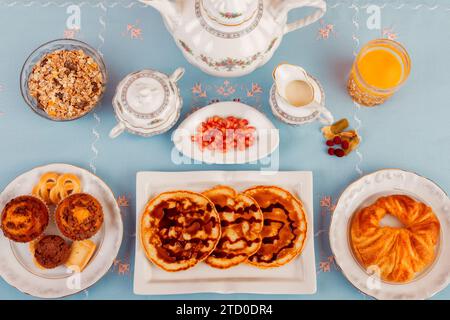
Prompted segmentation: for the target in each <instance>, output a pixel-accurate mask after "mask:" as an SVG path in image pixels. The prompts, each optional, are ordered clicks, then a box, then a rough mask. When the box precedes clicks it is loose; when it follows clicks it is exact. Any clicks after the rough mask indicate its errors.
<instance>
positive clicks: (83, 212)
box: [55, 193, 103, 241]
mask: <svg viewBox="0 0 450 320" xmlns="http://www.w3.org/2000/svg"><path fill="white" fill-rule="evenodd" d="M55 221H56V224H57V226H58V229H59V230H60V231H61V233H62V234H63V235H64V236H66V237H67V238H69V239H72V240H75V241H78V240H85V239H89V238H91V237H92V236H94V235H95V234H96V233H97V232H98V231H99V230H100V228H101V227H102V225H103V209H102V206H101V204H100V202H98V200H97V199H95V198H94V197H93V196H91V195H89V194H87V193H76V194H72V195H70V196H68V197H67V198H65V199H64V200H62V201H61V202H60V203H59V204H58V207H57V208H56V211H55Z"/></svg>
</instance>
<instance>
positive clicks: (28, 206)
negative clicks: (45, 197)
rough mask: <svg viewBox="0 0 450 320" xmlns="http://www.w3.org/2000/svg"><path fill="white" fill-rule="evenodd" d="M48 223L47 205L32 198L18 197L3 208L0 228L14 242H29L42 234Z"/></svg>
mask: <svg viewBox="0 0 450 320" xmlns="http://www.w3.org/2000/svg"><path fill="white" fill-rule="evenodd" d="M48 221H49V210H48V207H47V205H46V204H45V203H44V202H43V201H42V200H41V199H39V198H36V197H33V196H19V197H17V198H14V199H12V200H11V201H9V202H8V203H7V204H6V206H5V207H4V208H3V211H2V217H1V228H2V230H3V234H4V235H5V237H7V238H8V239H11V240H12V241H14V242H30V241H33V240H35V239H37V238H38V237H39V236H40V235H42V233H43V232H44V230H45V228H46V227H47V225H48Z"/></svg>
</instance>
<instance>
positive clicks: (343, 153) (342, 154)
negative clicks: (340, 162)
mask: <svg viewBox="0 0 450 320" xmlns="http://www.w3.org/2000/svg"><path fill="white" fill-rule="evenodd" d="M334 154H335V155H336V156H337V157H339V158H342V157H343V156H344V155H345V152H344V150H342V149H336V150H335V151H334Z"/></svg>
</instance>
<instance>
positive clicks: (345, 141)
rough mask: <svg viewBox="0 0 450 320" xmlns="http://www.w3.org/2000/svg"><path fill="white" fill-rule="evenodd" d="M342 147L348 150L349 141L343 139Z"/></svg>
mask: <svg viewBox="0 0 450 320" xmlns="http://www.w3.org/2000/svg"><path fill="white" fill-rule="evenodd" d="M341 146H342V149H344V150H347V149H348V147H349V146H350V144H349V143H348V141H347V140H343V141H342V143H341Z"/></svg>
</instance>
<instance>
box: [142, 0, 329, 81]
mask: <svg viewBox="0 0 450 320" xmlns="http://www.w3.org/2000/svg"><path fill="white" fill-rule="evenodd" d="M140 1H141V2H143V3H146V4H148V5H150V6H152V7H154V8H156V9H157V10H158V11H159V12H160V13H161V15H162V16H163V18H164V21H165V23H166V26H167V28H168V29H169V31H170V32H171V33H172V35H173V37H174V39H175V41H176V43H177V45H178V46H179V47H180V49H181V50H182V51H183V54H184V55H185V57H186V58H187V60H188V61H189V62H191V63H192V64H194V65H196V66H198V67H199V68H200V69H202V70H203V71H205V72H207V73H209V74H212V75H214V76H219V77H238V76H242V75H245V74H248V73H251V72H252V71H254V70H255V69H256V68H258V67H260V66H262V65H263V64H265V63H266V62H267V61H269V59H270V58H271V57H272V55H273V53H274V51H275V50H276V49H277V48H278V46H279V44H280V42H281V40H282V38H283V35H285V34H286V33H288V32H291V31H294V30H297V29H299V28H302V27H304V26H307V25H309V24H311V23H313V22H315V21H317V20H318V19H320V18H321V17H322V16H323V15H324V14H325V11H326V3H325V1H324V0H173V1H172V0H140ZM300 7H314V8H316V9H317V10H316V11H315V12H314V13H313V14H311V15H310V16H307V17H304V18H302V19H300V20H298V21H295V22H292V23H288V12H289V11H291V10H292V9H295V8H300Z"/></svg>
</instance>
